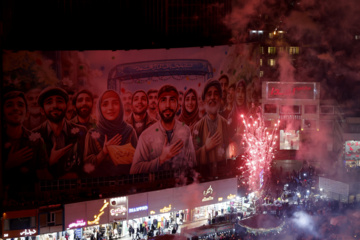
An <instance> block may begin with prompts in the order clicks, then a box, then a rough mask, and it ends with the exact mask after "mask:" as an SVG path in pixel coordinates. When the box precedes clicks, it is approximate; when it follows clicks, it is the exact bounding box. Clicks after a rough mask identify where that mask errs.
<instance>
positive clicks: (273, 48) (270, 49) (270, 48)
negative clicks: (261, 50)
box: [268, 47, 276, 54]
mask: <svg viewBox="0 0 360 240" xmlns="http://www.w3.org/2000/svg"><path fill="white" fill-rule="evenodd" d="M275 53H276V47H268V54H275Z"/></svg>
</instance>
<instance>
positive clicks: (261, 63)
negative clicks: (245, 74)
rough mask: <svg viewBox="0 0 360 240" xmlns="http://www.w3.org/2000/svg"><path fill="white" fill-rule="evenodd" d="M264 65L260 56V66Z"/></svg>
mask: <svg viewBox="0 0 360 240" xmlns="http://www.w3.org/2000/svg"><path fill="white" fill-rule="evenodd" d="M262 65H263V60H262V59H261V58H260V66H262Z"/></svg>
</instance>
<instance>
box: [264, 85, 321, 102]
mask: <svg viewBox="0 0 360 240" xmlns="http://www.w3.org/2000/svg"><path fill="white" fill-rule="evenodd" d="M266 91H267V98H268V99H289V98H291V99H315V83H279V82H268V83H267V86H266Z"/></svg>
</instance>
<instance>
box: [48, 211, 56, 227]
mask: <svg viewBox="0 0 360 240" xmlns="http://www.w3.org/2000/svg"><path fill="white" fill-rule="evenodd" d="M47 224H48V225H49V224H50V225H51V224H55V213H54V212H49V213H48V214H47Z"/></svg>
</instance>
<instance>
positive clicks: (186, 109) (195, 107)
mask: <svg viewBox="0 0 360 240" xmlns="http://www.w3.org/2000/svg"><path fill="white" fill-rule="evenodd" d="M182 106H183V110H182V112H181V115H180V117H179V121H180V122H183V123H185V124H186V125H188V126H189V127H190V129H191V130H192V127H193V126H194V124H195V123H197V121H199V119H200V116H199V104H198V97H197V93H196V91H195V90H194V89H192V88H189V89H188V90H187V91H186V92H185V94H184V99H183V104H182Z"/></svg>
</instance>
